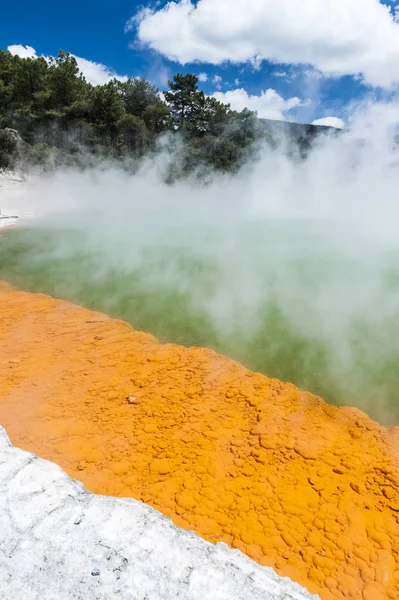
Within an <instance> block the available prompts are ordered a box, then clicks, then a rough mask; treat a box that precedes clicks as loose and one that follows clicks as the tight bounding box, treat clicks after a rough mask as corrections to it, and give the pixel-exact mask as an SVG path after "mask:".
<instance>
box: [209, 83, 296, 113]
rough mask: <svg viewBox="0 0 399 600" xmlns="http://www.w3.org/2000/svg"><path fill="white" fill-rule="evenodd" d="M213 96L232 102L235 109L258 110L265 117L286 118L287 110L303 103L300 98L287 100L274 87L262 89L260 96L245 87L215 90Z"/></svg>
mask: <svg viewBox="0 0 399 600" xmlns="http://www.w3.org/2000/svg"><path fill="white" fill-rule="evenodd" d="M213 96H214V98H216V99H217V100H219V102H224V103H225V104H230V105H231V108H232V109H233V110H243V109H244V108H249V110H256V111H257V113H258V116H259V117H261V118H264V119H275V120H285V119H286V113H287V112H289V111H290V110H292V109H293V108H296V107H298V106H302V105H303V103H302V102H301V100H300V99H299V98H296V97H295V98H288V100H285V99H284V98H283V97H282V96H280V95H279V94H278V93H277V92H276V91H275V90H272V89H269V90H266V91H265V92H263V91H262V92H261V93H260V95H259V96H255V95H253V96H251V95H250V94H248V92H247V91H246V90H244V88H238V89H236V90H230V91H228V92H215V93H214V94H213Z"/></svg>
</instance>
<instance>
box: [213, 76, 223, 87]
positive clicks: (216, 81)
mask: <svg viewBox="0 0 399 600" xmlns="http://www.w3.org/2000/svg"><path fill="white" fill-rule="evenodd" d="M212 83H213V85H215V86H216V89H217V90H221V89H222V78H221V77H220V75H215V76H214V78H213V79H212Z"/></svg>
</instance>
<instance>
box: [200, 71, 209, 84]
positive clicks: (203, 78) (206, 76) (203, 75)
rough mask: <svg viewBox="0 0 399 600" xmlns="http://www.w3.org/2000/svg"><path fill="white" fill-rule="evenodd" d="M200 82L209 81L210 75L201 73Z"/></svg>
mask: <svg viewBox="0 0 399 600" xmlns="http://www.w3.org/2000/svg"><path fill="white" fill-rule="evenodd" d="M198 81H201V82H202V83H204V82H205V81H208V75H207V74H206V73H200V74H199V75H198Z"/></svg>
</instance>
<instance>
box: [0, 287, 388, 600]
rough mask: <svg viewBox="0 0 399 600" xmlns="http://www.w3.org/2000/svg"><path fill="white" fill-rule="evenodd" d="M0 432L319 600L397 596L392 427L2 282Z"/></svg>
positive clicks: (99, 487) (89, 484)
mask: <svg viewBox="0 0 399 600" xmlns="http://www.w3.org/2000/svg"><path fill="white" fill-rule="evenodd" d="M377 400H378V399H376V401H377ZM0 423H1V424H2V425H3V426H4V427H5V428H6V430H7V432H8V434H9V435H10V438H11V440H12V442H13V443H14V444H15V445H17V446H20V447H22V448H24V449H27V450H30V451H33V452H35V453H37V454H38V455H39V456H41V457H43V458H46V459H49V460H51V461H55V462H57V463H58V464H60V465H61V466H62V467H63V468H64V469H65V470H66V471H67V472H68V473H69V475H71V476H72V477H75V478H77V479H79V480H81V481H82V482H83V483H84V484H85V485H86V486H87V487H88V488H89V489H90V490H92V491H93V492H96V493H101V494H111V495H115V496H130V497H133V498H137V499H141V500H143V501H144V502H146V503H148V504H151V505H152V506H154V507H156V508H157V509H158V510H160V511H162V512H163V513H165V514H166V515H168V516H170V517H171V518H172V519H173V521H174V522H175V524H176V525H179V526H182V527H186V528H189V529H193V530H195V531H196V532H197V533H198V534H200V535H201V536H202V537H204V538H205V539H207V540H209V541H211V542H216V541H224V542H226V543H227V544H229V545H231V546H233V547H234V548H239V549H240V550H242V552H245V553H246V554H248V555H249V556H250V557H252V558H253V559H254V560H256V561H258V562H259V563H261V564H263V565H269V566H272V567H274V568H275V569H276V570H277V571H278V572H279V573H280V574H281V575H288V576H290V577H291V578H292V579H294V580H295V581H297V582H299V583H301V584H303V585H304V586H305V587H307V588H308V589H309V590H310V591H312V592H318V593H319V594H320V596H321V598H323V599H324V600H332V599H333V598H334V599H336V598H340V599H345V600H347V599H349V598H356V599H361V600H383V599H386V598H392V599H397V598H399V564H398V552H399V525H398V523H399V495H398V487H399V469H398V463H397V456H398V449H399V435H398V430H397V429H392V430H387V429H385V428H384V427H382V426H380V425H378V424H377V423H375V422H373V421H371V420H370V419H369V418H368V417H367V416H366V415H364V414H363V413H361V412H360V411H358V410H355V409H350V408H344V409H337V408H334V407H332V406H327V405H326V404H325V403H324V402H323V401H322V400H321V399H319V398H317V397H316V396H313V395H311V394H307V393H304V392H301V391H300V390H298V389H297V388H296V387H295V386H294V385H291V384H283V383H281V382H280V381H277V380H275V379H268V378H267V377H264V376H263V375H259V374H256V373H252V372H250V371H248V370H247V369H245V368H244V367H242V366H240V365H239V364H237V363H235V362H233V361H232V360H229V359H228V358H225V357H223V356H220V355H219V354H216V353H215V352H213V351H211V350H205V349H202V348H194V349H186V348H182V347H180V346H176V345H172V344H167V345H162V344H160V343H159V342H158V341H157V340H156V339H155V338H154V337H152V336H151V335H147V334H145V333H141V332H137V331H134V330H133V329H132V328H131V327H130V326H129V325H128V324H127V323H124V322H121V321H116V320H113V319H110V318H109V317H107V316H105V315H102V314H98V313H93V312H91V311H89V310H86V309H84V308H80V307H77V306H74V305H72V304H69V303H67V302H63V301H60V300H54V299H52V298H49V297H48V296H44V295H40V294H28V293H24V292H18V291H15V290H13V289H12V288H11V287H10V286H8V285H7V284H2V285H1V286H0Z"/></svg>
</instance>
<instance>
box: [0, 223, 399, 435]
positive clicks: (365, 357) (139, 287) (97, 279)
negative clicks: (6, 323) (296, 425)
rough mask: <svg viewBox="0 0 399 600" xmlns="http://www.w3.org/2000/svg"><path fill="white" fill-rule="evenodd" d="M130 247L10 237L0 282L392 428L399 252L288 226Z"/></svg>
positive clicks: (396, 414)
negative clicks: (226, 359)
mask: <svg viewBox="0 0 399 600" xmlns="http://www.w3.org/2000/svg"><path fill="white" fill-rule="evenodd" d="M188 229H190V228H188ZM131 235H132V238H133V237H134V231H133V233H132V234H131ZM345 235H346V234H345ZM132 238H131V237H130V236H126V235H123V236H122V237H121V238H119V237H118V236H115V235H108V234H102V235H101V236H97V235H92V234H89V233H88V232H87V230H85V228H76V229H71V228H68V229H67V228H60V227H57V228H56V229H52V228H50V227H41V228H38V227H37V228H33V229H29V230H28V229H25V230H22V229H15V230H9V231H7V232H3V234H2V235H1V236H0V279H4V280H7V281H8V282H10V283H12V284H14V285H16V286H18V287H20V288H22V289H25V290H27V291H35V292H36V291H40V292H44V293H48V294H50V295H52V296H56V297H60V298H64V299H67V300H70V301H73V302H76V303H78V304H81V305H83V306H86V307H88V308H91V309H94V310H98V311H102V312H105V313H107V314H109V315H111V316H114V317H118V318H121V319H123V320H126V321H128V322H129V323H131V324H132V325H133V326H134V327H135V328H136V329H141V330H144V331H147V332H150V333H152V334H154V335H155V336H157V337H158V338H159V339H160V340H162V341H168V342H176V343H178V344H182V345H184V346H206V347H209V348H212V349H214V350H217V351H219V352H221V353H223V354H226V355H228V356H230V357H231V358H233V359H236V360H238V361H240V362H241V363H243V364H244V365H245V366H247V367H249V368H250V369H252V370H255V371H259V372H261V373H264V374H266V375H268V376H272V377H277V378H279V379H282V380H284V381H291V382H293V383H295V384H296V385H298V386H299V387H300V388H301V389H304V390H309V391H311V392H313V393H316V394H319V395H320V396H322V397H323V398H324V399H325V400H326V401H327V402H330V403H333V404H337V405H343V404H348V405H351V406H357V407H359V408H361V409H362V410H365V411H366V412H368V413H369V414H370V415H371V416H372V417H374V418H376V419H378V420H380V421H381V422H383V423H385V424H389V425H391V424H396V423H398V422H399V396H398V395H399V392H398V390H399V267H398V265H399V262H398V258H399V253H396V252H394V251H393V250H389V251H388V250H387V249H386V248H384V249H382V248H379V247H376V248H374V247H372V248H370V247H369V245H368V244H366V243H363V242H359V243H358V244H357V245H356V244H355V245H351V244H349V245H346V244H342V243H341V241H340V237H339V236H338V237H337V236H335V237H334V239H331V236H330V237H329V236H328V234H327V233H326V230H325V229H324V228H323V226H319V225H317V224H316V225H315V224H311V225H309V224H306V225H304V224H303V223H302V224H299V225H298V223H290V222H279V223H268V224H267V225H265V224H256V225H248V226H243V227H241V228H239V229H234V232H231V231H230V232H229V234H228V235H227V234H226V233H223V232H222V231H220V229H219V228H218V227H203V228H202V229H201V231H199V229H198V227H195V228H194V227H193V229H192V231H190V230H187V228H186V229H185V230H184V232H183V231H180V232H179V231H178V229H176V230H174V231H171V230H169V231H168V232H163V233H161V234H160V235H159V236H151V239H149V240H148V243H147V242H146V241H145V236H144V238H143V236H141V237H140V242H137V243H134V240H133V241H132ZM349 238H350V233H348V235H347V239H348V240H349ZM143 239H144V241H143ZM0 310H1V307H0Z"/></svg>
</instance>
